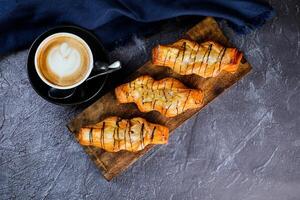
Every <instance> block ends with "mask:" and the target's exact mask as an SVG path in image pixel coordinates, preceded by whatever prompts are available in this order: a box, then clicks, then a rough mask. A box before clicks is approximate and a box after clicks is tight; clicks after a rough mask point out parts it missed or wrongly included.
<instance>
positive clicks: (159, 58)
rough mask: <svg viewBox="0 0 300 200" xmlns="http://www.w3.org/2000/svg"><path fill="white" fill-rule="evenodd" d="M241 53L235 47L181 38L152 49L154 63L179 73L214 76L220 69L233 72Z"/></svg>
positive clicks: (205, 76)
mask: <svg viewBox="0 0 300 200" xmlns="http://www.w3.org/2000/svg"><path fill="white" fill-rule="evenodd" d="M242 57H243V54H242V53H241V52H239V51H238V50H237V49H235V48H226V47H223V46H221V45H219V44H218V43H215V42H212V41H207V42H204V43H202V44H198V43H196V42H193V41H190V40H186V39H181V40H179V41H177V42H175V43H173V44H171V45H158V46H157V47H155V48H154V49H153V50H152V63H153V64H154V65H159V66H165V67H169V68H171V69H172V70H174V71H175V72H176V73H179V74H181V75H189V74H196V75H199V76H202V77H204V78H207V77H215V76H217V75H218V74H219V73H220V72H221V71H222V70H224V71H227V72H230V73H234V72H236V70H237V69H238V66H239V63H240V61H241V59H242Z"/></svg>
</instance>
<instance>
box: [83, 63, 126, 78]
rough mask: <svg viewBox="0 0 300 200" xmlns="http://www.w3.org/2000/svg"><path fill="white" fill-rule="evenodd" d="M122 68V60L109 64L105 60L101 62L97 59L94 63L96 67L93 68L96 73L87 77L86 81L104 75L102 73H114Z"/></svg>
mask: <svg viewBox="0 0 300 200" xmlns="http://www.w3.org/2000/svg"><path fill="white" fill-rule="evenodd" d="M121 68H122V67H121V62H120V61H115V62H113V63H112V64H107V63H104V62H101V61H96V62H95V64H94V68H93V71H94V73H95V74H94V75H92V76H90V77H88V78H87V79H86V81H89V80H91V79H94V78H96V77H99V76H102V75H105V74H110V73H113V72H115V71H118V70H120V69H121Z"/></svg>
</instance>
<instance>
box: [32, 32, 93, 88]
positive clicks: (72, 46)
mask: <svg viewBox="0 0 300 200" xmlns="http://www.w3.org/2000/svg"><path fill="white" fill-rule="evenodd" d="M36 56H37V65H38V68H39V70H40V72H41V74H42V76H43V77H44V78H45V79H46V80H47V81H49V82H51V83H52V84H54V85H57V86H63V87H65V86H72V85H74V84H76V83H78V82H80V81H82V80H83V79H84V78H85V77H86V75H87V73H89V71H90V62H91V60H90V54H89V51H88V47H87V46H86V45H85V44H84V43H83V42H82V41H80V40H78V39H76V38H75V37H71V36H68V35H67V34H66V35H58V36H57V37H53V38H51V39H49V40H48V41H46V42H44V44H43V43H42V44H41V48H40V50H39V52H37V55H36Z"/></svg>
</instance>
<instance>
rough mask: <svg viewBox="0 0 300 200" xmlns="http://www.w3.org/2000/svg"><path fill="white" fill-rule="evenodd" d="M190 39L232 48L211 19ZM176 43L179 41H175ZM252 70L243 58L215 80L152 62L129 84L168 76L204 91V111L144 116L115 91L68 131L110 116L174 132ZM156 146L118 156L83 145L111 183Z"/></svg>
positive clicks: (146, 114)
mask: <svg viewBox="0 0 300 200" xmlns="http://www.w3.org/2000/svg"><path fill="white" fill-rule="evenodd" d="M185 37H186V38H190V39H193V40H196V41H198V42H204V41H206V40H213V41H216V42H219V43H220V44H222V45H224V46H227V47H230V46H231V45H230V44H229V42H228V40H227V38H226V37H225V36H224V35H223V33H222V31H221V30H220V28H219V26H218V24H217V22H216V21H215V20H214V19H213V18H211V17H207V18H205V19H204V20H203V21H201V22H200V23H198V24H197V25H195V26H194V27H193V28H191V29H190V30H189V31H188V32H187V33H186V36H185ZM174 42H175V41H174ZM250 70H251V66H250V65H249V63H247V62H246V60H245V59H242V63H241V64H240V66H239V69H238V71H237V72H236V73H234V74H230V73H228V72H221V73H220V74H219V75H218V76H217V77H215V78H207V79H204V78H201V77H198V76H196V75H189V76H181V75H178V74H175V73H174V72H172V71H171V70H170V69H168V68H164V67H157V66H153V65H152V64H151V61H149V62H147V63H146V64H144V65H143V66H142V67H141V68H139V69H138V70H137V71H136V72H135V73H133V75H131V76H130V77H128V79H126V82H128V81H130V80H133V79H135V78H137V77H139V76H141V75H145V74H149V75H151V76H152V77H153V78H155V79H161V78H164V77H174V78H176V79H178V80H180V81H181V82H183V83H184V84H185V85H187V86H189V87H191V88H197V89H201V90H202V91H203V92H204V95H205V98H204V105H203V106H202V107H201V108H198V109H193V110H188V111H186V112H184V113H182V114H180V115H178V116H176V117H173V118H166V117H164V116H162V115H160V114H159V113H158V112H156V111H152V112H149V113H141V112H140V111H139V110H138V109H137V107H136V105H135V104H133V103H131V104H119V103H118V102H117V100H116V97H115V95H114V91H111V92H109V93H107V94H105V95H104V96H103V97H101V98H100V99H99V100H98V101H96V102H95V103H94V104H92V105H91V106H89V107H88V108H87V109H85V110H84V111H83V112H82V113H81V114H79V115H78V116H77V117H76V118H75V119H74V120H72V121H71V122H70V123H69V124H68V128H69V130H70V131H71V132H73V133H74V134H77V132H78V130H79V129H80V127H82V126H84V125H87V124H94V123H97V122H99V121H101V120H103V119H104V118H106V117H109V116H120V117H124V118H132V117H143V118H145V119H146V120H148V121H149V122H153V123H158V124H162V125H165V126H167V127H168V128H169V129H170V132H171V133H172V132H173V130H174V129H175V128H177V127H178V126H180V125H181V124H182V123H183V122H184V121H186V120H187V119H189V118H190V117H192V116H193V115H194V114H196V113H197V112H199V111H200V110H201V109H202V108H203V107H204V106H205V105H207V104H208V103H209V102H210V101H212V100H213V99H214V98H216V97H217V96H218V95H220V94H221V93H222V92H223V91H224V90H225V89H227V88H229V87H230V86H232V85H233V84H234V83H236V82H237V81H238V80H239V79H241V78H242V77H243V76H245V75H246V74H247V73H248V72H249V71H250ZM154 146H155V145H148V146H147V147H146V148H145V149H144V150H142V151H139V152H137V153H131V152H126V151H121V152H118V153H109V152H106V151H104V150H102V149H99V148H95V147H86V146H83V148H84V150H85V151H86V153H87V154H88V155H89V156H90V157H91V159H92V160H93V161H94V162H95V164H96V166H97V167H98V168H99V169H100V170H101V172H102V174H103V176H104V177H105V178H106V179H107V180H111V179H112V178H114V177H115V176H117V175H118V174H120V173H121V172H123V171H124V170H125V169H127V168H128V167H129V166H130V165H132V164H133V163H134V162H135V161H137V160H138V159H139V158H140V157H141V156H143V155H145V154H146V153H147V152H148V151H149V150H150V149H152V148H153V147H154Z"/></svg>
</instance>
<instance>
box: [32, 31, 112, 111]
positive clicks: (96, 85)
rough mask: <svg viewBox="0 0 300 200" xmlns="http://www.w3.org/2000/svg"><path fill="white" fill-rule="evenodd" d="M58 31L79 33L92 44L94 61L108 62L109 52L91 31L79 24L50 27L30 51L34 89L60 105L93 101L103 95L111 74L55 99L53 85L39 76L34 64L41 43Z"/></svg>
mask: <svg viewBox="0 0 300 200" xmlns="http://www.w3.org/2000/svg"><path fill="white" fill-rule="evenodd" d="M58 32H67V33H73V34H75V35H78V36H79V37H81V38H82V39H83V40H85V42H86V43H87V44H88V45H89V46H90V48H91V51H92V53H93V57H94V61H96V60H100V61H103V62H108V57H107V54H106V52H105V50H104V48H103V46H102V44H101V42H100V41H99V40H98V39H97V38H96V36H94V35H93V34H92V33H91V32H89V31H87V30H85V29H83V28H80V27H77V26H59V27H56V28H53V29H50V30H48V31H46V32H45V33H43V34H42V35H40V36H39V37H38V38H37V39H36V40H35V41H34V42H33V44H32V45H31V47H30V50H29V53H28V59H27V72H28V78H29V81H30V83H31V85H32V87H33V89H34V90H35V91H36V92H37V93H38V94H39V95H40V96H41V97H43V98H44V99H45V100H47V101H49V102H51V103H54V104H58V105H78V104H82V103H87V102H88V101H92V100H93V99H95V98H97V97H99V96H101V91H102V88H103V86H104V85H105V83H106V80H107V78H108V76H109V75H103V76H101V77H98V78H95V79H93V80H90V81H87V82H84V83H82V84H81V85H80V86H78V87H77V88H76V91H75V93H74V95H72V96H71V97H69V98H67V99H54V98H51V97H49V96H48V91H49V89H51V87H50V86H48V85H47V84H45V83H44V82H43V81H42V80H41V79H40V77H39V76H38V74H37V72H36V70H35V66H34V55H35V52H36V49H37V48H38V46H39V44H40V43H41V42H42V41H43V40H44V39H45V38H46V37H48V36H49V35H52V34H54V33H58Z"/></svg>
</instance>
